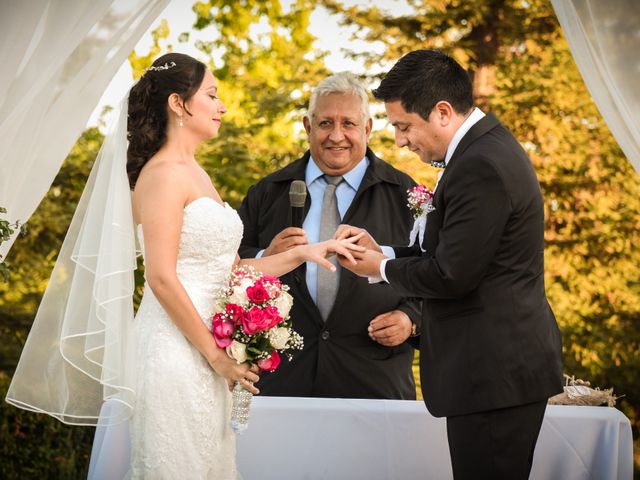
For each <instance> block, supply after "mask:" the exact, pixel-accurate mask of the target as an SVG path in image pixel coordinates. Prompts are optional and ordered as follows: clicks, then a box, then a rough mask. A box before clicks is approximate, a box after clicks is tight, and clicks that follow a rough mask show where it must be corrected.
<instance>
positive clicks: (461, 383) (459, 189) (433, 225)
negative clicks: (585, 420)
mask: <svg viewBox="0 0 640 480" xmlns="http://www.w3.org/2000/svg"><path fill="white" fill-rule="evenodd" d="M433 206H434V207H435V211H433V212H432V213H430V214H429V215H428V217H427V228H426V234H425V239H424V244H423V246H424V248H425V250H426V253H424V254H422V253H421V252H420V251H419V250H416V249H409V248H407V247H404V248H396V255H397V256H411V257H409V258H398V259H396V260H390V261H389V262H388V263H387V266H386V270H385V272H386V275H387V278H388V280H389V282H390V284H391V285H392V286H393V287H394V288H396V289H397V290H398V292H399V293H401V294H403V295H415V296H419V297H422V298H423V320H422V335H421V336H420V363H421V365H420V372H421V383H422V392H423V395H424V399H425V403H426V405H427V408H428V409H429V411H430V412H431V413H432V414H433V415H435V416H453V415H462V414H468V413H474V412H481V411H487V410H495V409H499V408H503V407H509V406H515V405H522V404H527V403H531V402H536V401H540V400H544V399H546V398H548V397H549V396H552V395H554V394H556V393H559V392H561V391H562V385H563V381H562V360H561V340H560V332H559V330H558V327H557V324H556V320H555V317H554V315H553V312H552V311H551V308H550V307H549V304H548V303H547V298H546V295H545V286H544V208H543V200H542V195H541V193H540V187H539V184H538V181H537V179H536V175H535V172H534V170H533V167H532V165H531V162H530V161H529V158H528V157H527V155H526V153H525V152H524V150H523V149H522V148H521V146H520V145H519V143H518V142H517V141H516V140H515V138H513V136H512V135H511V134H510V133H509V131H508V130H507V129H506V128H504V127H503V126H502V125H501V124H500V123H499V122H498V120H497V119H496V118H495V117H494V116H493V115H491V114H490V115H487V116H486V117H484V118H483V119H482V120H480V121H479V122H478V123H476V124H475V125H474V126H473V127H472V128H471V129H470V130H469V131H468V132H467V134H466V135H465V136H464V137H463V138H462V140H461V142H460V144H459V145H458V147H457V149H456V150H455V152H454V154H453V157H452V158H451V160H450V162H449V164H448V165H447V167H446V169H445V171H444V173H443V176H442V178H441V180H440V183H439V185H438V187H437V189H436V192H435V196H434V199H433Z"/></svg>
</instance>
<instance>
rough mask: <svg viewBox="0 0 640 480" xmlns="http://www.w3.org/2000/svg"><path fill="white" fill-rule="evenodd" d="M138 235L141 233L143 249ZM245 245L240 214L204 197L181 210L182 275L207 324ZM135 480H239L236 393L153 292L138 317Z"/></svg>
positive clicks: (179, 264) (179, 267)
mask: <svg viewBox="0 0 640 480" xmlns="http://www.w3.org/2000/svg"><path fill="white" fill-rule="evenodd" d="M140 230H141V229H139V235H140V240H141V243H142V234H141V231H140ZM241 238H242V222H241V220H240V218H239V216H238V214H237V213H236V211H235V210H233V209H232V208H230V207H229V206H228V205H226V204H225V206H222V205H220V204H219V203H217V202H216V201H215V200H213V199H211V198H209V197H201V198H199V199H197V200H195V201H193V202H192V203H190V204H189V205H187V206H186V207H185V209H184V218H183V225H182V231H181V236H180V247H179V251H178V262H177V274H178V278H179V279H180V281H181V282H182V284H183V285H184V287H185V289H186V291H187V293H188V294H189V297H190V298H191V301H192V302H193V304H194V306H195V308H196V310H197V311H198V313H199V314H200V317H201V318H202V320H203V322H204V323H205V325H207V327H208V328H211V326H210V324H209V316H210V315H211V313H212V311H213V306H214V300H215V295H216V293H217V291H218V290H219V289H220V288H221V287H222V286H223V285H224V284H225V282H226V281H227V278H228V275H229V273H230V271H231V267H232V265H233V261H234V259H235V256H236V252H237V251H238V247H239V245H240V240H241ZM135 322H136V334H137V355H138V365H139V367H140V369H139V372H138V382H137V389H136V391H137V395H138V398H137V402H136V407H135V411H134V415H133V418H132V421H131V441H132V460H131V461H132V465H131V472H130V476H131V477H132V478H153V479H164V478H166V479H174V478H189V479H209V478H215V479H236V478H238V474H237V471H236V460H235V436H234V434H233V432H232V430H231V428H230V427H229V417H230V410H231V394H230V393H229V390H228V388H227V383H226V381H225V380H224V378H222V377H219V376H218V375H217V374H216V373H215V372H214V371H213V370H212V369H211V367H209V365H208V363H207V361H206V360H205V359H204V358H203V357H202V355H200V353H199V352H198V351H197V350H196V349H195V348H194V347H193V346H192V345H191V344H190V343H189V341H188V340H187V339H186V338H185V337H184V336H183V335H182V333H181V332H180V330H179V329H178V328H177V327H176V325H175V324H174V323H173V321H172V320H171V318H169V316H168V315H167V313H166V312H165V311H164V309H163V308H162V306H161V305H160V303H159V302H158V301H157V299H156V298H155V296H154V295H153V292H152V291H151V289H150V288H147V286H146V285H145V293H144V296H143V298H142V302H141V304H140V308H139V310H138V313H137V315H136V319H135Z"/></svg>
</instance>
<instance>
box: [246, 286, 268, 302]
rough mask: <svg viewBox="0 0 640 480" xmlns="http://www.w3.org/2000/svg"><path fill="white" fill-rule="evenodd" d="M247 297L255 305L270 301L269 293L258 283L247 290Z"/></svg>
mask: <svg viewBox="0 0 640 480" xmlns="http://www.w3.org/2000/svg"><path fill="white" fill-rule="evenodd" d="M247 296H248V297H249V300H251V301H252V302H253V303H258V304H259V303H263V302H266V301H267V300H269V298H270V297H269V292H267V289H266V288H264V285H263V284H262V283H261V282H256V283H255V285H253V286H251V287H248V288H247Z"/></svg>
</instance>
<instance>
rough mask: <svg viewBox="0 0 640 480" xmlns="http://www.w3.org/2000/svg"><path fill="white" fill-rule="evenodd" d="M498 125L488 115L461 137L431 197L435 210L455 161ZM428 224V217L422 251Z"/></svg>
mask: <svg viewBox="0 0 640 480" xmlns="http://www.w3.org/2000/svg"><path fill="white" fill-rule="evenodd" d="M498 125H500V122H499V120H498V119H497V118H496V116H495V115H494V114H493V113H488V114H487V115H485V116H484V117H483V118H482V119H481V120H479V121H478V122H477V123H476V124H475V125H474V126H473V127H471V128H470V129H469V131H468V132H467V133H466V134H465V136H464V137H462V139H461V140H460V143H458V146H457V147H456V151H455V152H453V155H452V156H451V159H450V160H449V163H447V167H446V168H445V169H444V172H443V174H442V177H441V178H440V181H439V182H438V188H436V191H435V195H434V197H433V206H434V207H436V209H437V208H438V207H439V206H440V205H441V204H442V195H443V193H442V192H443V187H444V184H445V183H446V181H447V178H448V176H449V175H450V174H451V172H453V170H454V169H453V167H454V165H455V163H456V161H457V159H458V158H460V157H461V156H462V154H463V153H464V152H465V151H466V150H467V149H468V148H469V147H470V146H471V145H472V144H473V143H474V142H475V141H476V140H477V139H478V138H480V137H482V136H483V135H485V134H486V133H487V132H489V131H490V130H492V129H494V128H495V127H497V126H498ZM428 224H429V217H428V216H427V230H426V231H427V233H425V236H424V240H423V242H422V249H423V250H426V247H427V238H428V232H429V227H428ZM428 254H429V252H427V255H428Z"/></svg>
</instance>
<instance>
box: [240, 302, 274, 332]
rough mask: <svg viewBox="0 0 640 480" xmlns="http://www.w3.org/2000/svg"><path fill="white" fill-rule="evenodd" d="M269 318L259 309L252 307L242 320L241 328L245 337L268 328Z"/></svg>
mask: <svg viewBox="0 0 640 480" xmlns="http://www.w3.org/2000/svg"><path fill="white" fill-rule="evenodd" d="M269 321H270V317H269V316H267V315H266V314H265V312H264V310H263V309H262V308H260V307H252V308H251V310H249V311H248V312H247V314H246V315H245V316H244V317H243V318H242V328H243V329H244V333H246V334H247V335H253V334H254V333H257V332H261V331H262V330H265V329H267V328H269Z"/></svg>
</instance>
